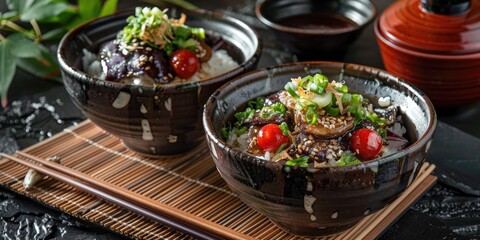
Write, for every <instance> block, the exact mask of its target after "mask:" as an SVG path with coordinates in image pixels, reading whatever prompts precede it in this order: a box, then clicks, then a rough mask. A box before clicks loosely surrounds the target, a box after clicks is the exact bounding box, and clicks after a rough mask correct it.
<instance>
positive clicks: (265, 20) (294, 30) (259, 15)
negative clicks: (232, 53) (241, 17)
mask: <svg viewBox="0 0 480 240" xmlns="http://www.w3.org/2000/svg"><path fill="white" fill-rule="evenodd" d="M268 1H270V0H259V1H258V2H257V3H256V4H255V15H256V16H257V18H258V19H259V20H260V21H261V22H262V23H263V24H265V25H267V26H268V27H271V28H273V29H275V30H277V31H280V32H287V33H295V34H305V35H327V36H328V35H335V34H341V33H348V32H353V31H356V30H359V29H362V28H364V27H366V26H367V25H368V24H370V23H371V22H372V21H373V20H374V19H375V18H376V16H377V7H376V6H375V4H373V2H372V1H371V0H366V2H368V3H370V5H371V8H370V9H371V10H372V14H371V16H370V17H369V18H368V19H367V21H365V22H364V23H363V24H356V26H354V27H352V28H346V29H333V30H322V29H303V28H294V27H288V26H285V25H281V24H278V23H275V22H273V21H270V20H269V19H268V18H266V17H265V16H264V15H263V14H262V8H263V6H264V4H265V3H266V2H268ZM272 1H273V0H272Z"/></svg>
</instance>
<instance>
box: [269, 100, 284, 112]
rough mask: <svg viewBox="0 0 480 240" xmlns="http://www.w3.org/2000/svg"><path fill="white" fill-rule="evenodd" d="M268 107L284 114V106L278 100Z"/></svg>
mask: <svg viewBox="0 0 480 240" xmlns="http://www.w3.org/2000/svg"><path fill="white" fill-rule="evenodd" d="M270 108H271V109H272V110H273V111H275V112H276V113H278V114H285V112H286V111H287V109H286V108H285V106H284V105H283V104H282V103H280V102H277V103H274V104H272V105H271V106H270Z"/></svg>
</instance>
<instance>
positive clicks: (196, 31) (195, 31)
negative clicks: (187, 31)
mask: <svg viewBox="0 0 480 240" xmlns="http://www.w3.org/2000/svg"><path fill="white" fill-rule="evenodd" d="M192 33H193V35H195V36H197V37H198V38H200V39H204V38H205V29H203V28H192Z"/></svg>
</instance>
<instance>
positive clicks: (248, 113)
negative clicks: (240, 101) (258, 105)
mask: <svg viewBox="0 0 480 240" xmlns="http://www.w3.org/2000/svg"><path fill="white" fill-rule="evenodd" d="M254 113H255V110H253V109H251V108H247V109H245V111H243V112H237V113H235V118H236V119H237V121H238V122H240V123H241V124H243V121H245V119H250V118H252V117H253V114H254Z"/></svg>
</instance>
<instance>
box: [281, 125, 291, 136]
mask: <svg viewBox="0 0 480 240" xmlns="http://www.w3.org/2000/svg"><path fill="white" fill-rule="evenodd" d="M279 127H280V130H282V134H283V136H288V132H290V129H288V125H287V123H286V122H282V123H281V124H280V125H279Z"/></svg>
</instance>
